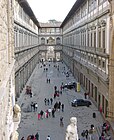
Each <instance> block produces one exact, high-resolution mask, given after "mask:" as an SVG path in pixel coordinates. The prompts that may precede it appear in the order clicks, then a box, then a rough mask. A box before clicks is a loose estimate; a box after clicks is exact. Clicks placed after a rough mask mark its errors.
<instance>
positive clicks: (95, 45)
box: [94, 32, 96, 48]
mask: <svg viewBox="0 0 114 140" xmlns="http://www.w3.org/2000/svg"><path fill="white" fill-rule="evenodd" d="M94 48H96V32H94Z"/></svg>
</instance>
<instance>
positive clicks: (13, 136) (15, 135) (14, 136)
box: [10, 131, 19, 140]
mask: <svg viewBox="0 0 114 140" xmlns="http://www.w3.org/2000/svg"><path fill="white" fill-rule="evenodd" d="M18 137H19V134H18V132H17V131H14V132H12V134H11V137H10V139H11V140H18Z"/></svg>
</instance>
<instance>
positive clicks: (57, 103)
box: [21, 64, 111, 140]
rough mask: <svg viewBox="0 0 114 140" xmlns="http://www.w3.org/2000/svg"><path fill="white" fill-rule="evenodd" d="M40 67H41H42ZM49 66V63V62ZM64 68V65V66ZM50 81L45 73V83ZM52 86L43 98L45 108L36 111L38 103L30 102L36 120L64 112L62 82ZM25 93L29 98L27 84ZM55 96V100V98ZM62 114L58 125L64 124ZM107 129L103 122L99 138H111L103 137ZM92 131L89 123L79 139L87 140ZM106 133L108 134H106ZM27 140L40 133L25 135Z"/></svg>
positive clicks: (29, 93)
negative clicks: (50, 93)
mask: <svg viewBox="0 0 114 140" xmlns="http://www.w3.org/2000/svg"><path fill="white" fill-rule="evenodd" d="M45 66H46V65H44V72H46V73H47V72H48V68H46V67H45ZM42 67H43V66H42ZM42 67H41V68H42ZM49 67H50V64H49ZM54 67H55V68H57V70H58V71H60V67H59V66H56V65H54ZM64 70H65V67H64ZM50 82H51V78H47V74H46V83H47V84H48V83H49V84H50ZM53 88H54V92H53V96H51V97H48V98H46V97H45V98H44V105H45V109H41V110H40V111H38V104H37V103H36V102H31V104H30V105H31V111H33V112H38V113H37V119H38V121H40V120H43V119H47V118H50V117H52V118H55V117H56V112H60V111H61V112H64V108H65V105H64V103H62V102H61V100H60V98H61V96H62V93H63V91H64V89H63V82H62V83H61V85H60V87H57V86H56V85H55V86H54V87H53ZM26 94H28V95H29V96H30V98H32V91H31V87H30V86H27V88H26ZM84 97H85V99H88V94H87V93H85V94H84ZM56 98H57V100H56ZM63 120H64V118H63V116H60V126H64V123H63ZM108 130H109V126H107V125H106V123H104V124H103V126H102V133H101V136H100V137H99V140H111V138H110V137H109V139H105V136H106V135H105V134H107V131H108ZM93 131H94V125H91V128H90V130H87V129H86V130H83V131H82V133H81V138H80V139H79V140H89V139H92V133H93ZM107 135H108V134H107ZM21 140H25V139H24V137H22V139H21ZM27 140H40V135H39V133H38V132H37V133H36V134H35V135H33V134H32V135H29V136H28V137H27ZM46 140H51V136H50V135H48V136H47V137H46Z"/></svg>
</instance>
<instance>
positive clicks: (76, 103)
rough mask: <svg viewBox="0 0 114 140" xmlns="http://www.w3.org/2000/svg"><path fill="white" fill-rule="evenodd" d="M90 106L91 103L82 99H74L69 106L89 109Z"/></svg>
mask: <svg viewBox="0 0 114 140" xmlns="http://www.w3.org/2000/svg"><path fill="white" fill-rule="evenodd" d="M90 105H91V102H90V101H88V100H84V99H74V100H73V101H71V106H74V107H76V106H87V107H89V106H90Z"/></svg>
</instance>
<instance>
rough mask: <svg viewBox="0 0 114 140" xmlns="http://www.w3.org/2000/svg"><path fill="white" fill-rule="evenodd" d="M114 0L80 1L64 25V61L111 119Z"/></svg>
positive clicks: (105, 114)
mask: <svg viewBox="0 0 114 140" xmlns="http://www.w3.org/2000/svg"><path fill="white" fill-rule="evenodd" d="M112 1H113V0H112ZM112 1H111V2H109V1H108V0H81V1H80V0H77V1H76V2H75V4H74V6H73V7H72V9H71V10H70V12H69V13H68V15H67V16H66V18H65V20H64V21H63V23H62V25H61V28H63V60H64V61H65V63H66V64H67V65H68V67H69V68H70V69H71V70H72V72H73V74H74V76H75V78H76V79H77V81H78V82H80V84H81V85H82V86H83V88H84V89H85V91H86V92H88V93H89V96H90V97H91V99H92V100H93V101H94V103H95V104H96V105H97V107H98V109H102V114H103V115H104V117H108V118H114V103H113V99H114V95H113V93H112V89H113V88H112V86H113V85H114V83H113V82H112V81H111V80H109V79H110V78H111V79H114V69H113V70H112V71H110V70H111V69H110V67H109V65H110V59H111V53H112V50H113V49H111V48H112V47H113V45H111V40H114V38H113V37H112V36H111V35H110V32H111V27H110V24H111V23H112V22H111V20H110V17H111V7H112V6H111V4H112V5H114V3H113V2H112ZM113 14H114V13H113ZM113 14H112V17H113V16H114V15H113ZM113 28H114V27H113ZM113 30H114V29H113ZM110 38H111V40H110ZM112 56H113V57H114V53H113V55H112ZM113 64H114V63H113ZM113 64H112V65H113ZM110 72H111V73H110ZM113 91H114V90H113Z"/></svg>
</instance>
